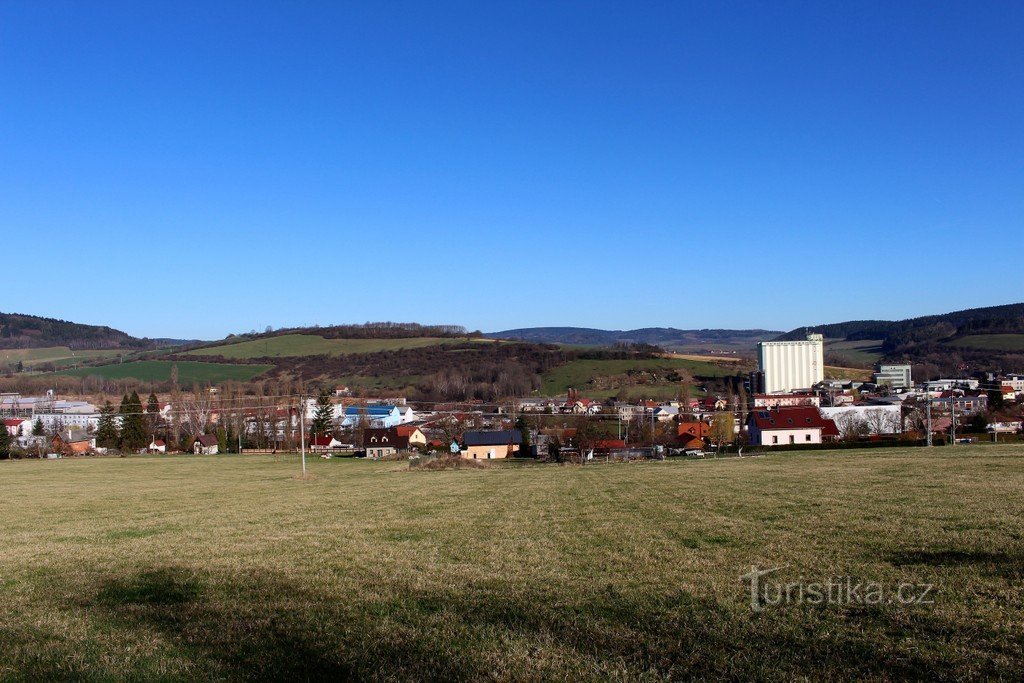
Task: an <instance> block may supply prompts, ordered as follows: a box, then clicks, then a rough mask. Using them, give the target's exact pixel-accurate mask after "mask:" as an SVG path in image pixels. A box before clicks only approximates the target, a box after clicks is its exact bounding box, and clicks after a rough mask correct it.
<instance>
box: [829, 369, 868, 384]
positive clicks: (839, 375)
mask: <svg viewBox="0 0 1024 683" xmlns="http://www.w3.org/2000/svg"><path fill="white" fill-rule="evenodd" d="M825 378H826V379H852V380H857V381H859V382H870V381H871V371H870V370H862V369H861V368H840V367H836V366H834V365H826V366H825Z"/></svg>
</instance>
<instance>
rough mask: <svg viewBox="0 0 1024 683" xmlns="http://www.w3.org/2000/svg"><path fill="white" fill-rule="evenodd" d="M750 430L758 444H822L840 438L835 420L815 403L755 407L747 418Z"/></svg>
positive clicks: (754, 443) (756, 444) (752, 441)
mask: <svg viewBox="0 0 1024 683" xmlns="http://www.w3.org/2000/svg"><path fill="white" fill-rule="evenodd" d="M747 433H748V434H749V436H750V443H751V444H753V445H755V446H797V445H801V444H820V443H824V442H826V441H834V440H836V439H838V438H839V429H838V428H837V427H836V423H835V422H833V421H832V420H830V419H828V418H825V417H822V415H821V413H820V412H818V409H817V408H815V407H814V406H793V407H787V408H760V409H755V410H753V411H751V413H750V415H749V417H748V418H747Z"/></svg>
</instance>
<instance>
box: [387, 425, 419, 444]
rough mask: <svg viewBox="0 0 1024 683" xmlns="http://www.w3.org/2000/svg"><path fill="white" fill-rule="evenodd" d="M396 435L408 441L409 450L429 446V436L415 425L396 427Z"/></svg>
mask: <svg viewBox="0 0 1024 683" xmlns="http://www.w3.org/2000/svg"><path fill="white" fill-rule="evenodd" d="M395 435H396V436H398V437H400V438H404V439H406V447H407V448H415V447H417V446H419V447H425V446H426V445H427V436H426V434H424V433H423V432H422V431H420V428H419V427H415V426H413V425H398V426H397V427H395Z"/></svg>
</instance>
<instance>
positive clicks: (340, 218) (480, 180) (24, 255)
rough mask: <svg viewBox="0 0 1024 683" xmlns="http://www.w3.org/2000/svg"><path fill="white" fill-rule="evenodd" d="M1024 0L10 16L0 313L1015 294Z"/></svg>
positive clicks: (514, 317)
mask: <svg viewBox="0 0 1024 683" xmlns="http://www.w3.org/2000/svg"><path fill="white" fill-rule="evenodd" d="M1021 36H1024V3H1021V2H1019V1H1015V2H983V3H978V2H962V3H941V2H919V3H910V2H896V3H894V2H879V3H856V2H854V3H851V2H836V3H825V2H807V3H788V2H759V3H744V2H729V3H724V2H700V3H684V2H666V3H638V2H620V3H602V2H582V3H569V2H543V3H527V2H520V1H516V2H507V3H497V2H477V1H467V2H461V3H459V2H444V1H440V0H438V1H434V2H423V3H418V4H414V3H410V2H402V3H386V2H367V3H360V4H358V5H357V4H355V3H340V2H324V3H314V2H285V1H282V2H276V3H271V2H239V3H229V2H216V1H212V0H208V1H204V2H196V3H190V2H181V1H178V0H175V1H174V2H163V3H138V2H124V3H116V2H78V1H75V0H69V1H67V2H58V3H54V2H45V1H43V0H27V1H24V2H18V1H15V0H5V1H4V2H0V233H2V234H3V235H4V237H5V238H6V239H5V240H4V244H5V247H6V248H5V253H6V254H7V258H6V259H4V266H3V270H4V284H3V287H2V290H0V291H2V294H0V310H3V311H18V312H24V313H34V314H38V315H47V316H55V317H61V318H66V319H73V320H76V321H80V322H88V323H99V324H109V325H112V326H115V327H118V328H121V329H124V330H126V331H128V332H130V333H133V334H137V335H148V336H174V337H200V338H218V337H222V336H224V335H225V334H227V333H229V332H238V331H245V330H249V329H252V328H256V329H262V328H263V327H264V326H266V325H273V326H275V327H281V326H293V325H304V324H314V323H318V324H322V325H327V324H332V323H340V322H363V321H367V320H400V321H419V322H445V323H457V324H464V325H466V326H468V327H471V328H481V329H484V330H497V329H504V328H508V327H520V326H534V325H580V326H593V327H604V328H632V327H641V326H676V327H687V328H688V327H769V328H783V329H786V328H792V327H796V326H798V325H802V324H811V323H818V322H829V321H839V320H846V319H851V318H869V317H870V318H876V317H882V318H902V317H909V316H913V315H918V314H926V313H937V312H942V311H947V310H954V309H959V308H965V307H973V306H981V305H992V304H998V303H1008V302H1013V301H1021V300H1024V278H1022V277H1021V275H1020V265H1019V261H1020V257H1021V254H1022V248H1024V47H1022V43H1021V40H1022V38H1021Z"/></svg>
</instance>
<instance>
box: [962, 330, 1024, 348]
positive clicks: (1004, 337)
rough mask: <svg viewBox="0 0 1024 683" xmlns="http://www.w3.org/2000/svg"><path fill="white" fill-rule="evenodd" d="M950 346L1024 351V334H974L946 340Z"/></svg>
mask: <svg viewBox="0 0 1024 683" xmlns="http://www.w3.org/2000/svg"><path fill="white" fill-rule="evenodd" d="M946 343H947V344H948V345H949V346H962V347H968V348H972V349H991V350H996V351H1024V334H972V335H968V336H966V337H960V338H959V339H952V340H950V341H948V342H946Z"/></svg>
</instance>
